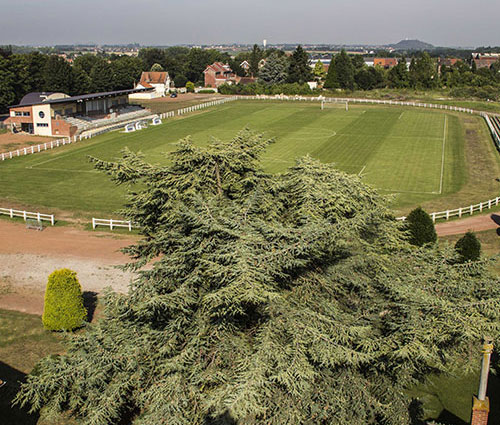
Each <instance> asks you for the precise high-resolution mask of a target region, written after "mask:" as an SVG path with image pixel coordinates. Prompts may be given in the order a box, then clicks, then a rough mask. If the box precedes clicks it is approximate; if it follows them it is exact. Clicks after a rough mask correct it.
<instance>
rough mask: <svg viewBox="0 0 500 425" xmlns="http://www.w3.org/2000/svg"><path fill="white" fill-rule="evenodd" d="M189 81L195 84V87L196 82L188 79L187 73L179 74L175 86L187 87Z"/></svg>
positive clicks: (175, 79)
mask: <svg viewBox="0 0 500 425" xmlns="http://www.w3.org/2000/svg"><path fill="white" fill-rule="evenodd" d="M187 83H191V84H193V87H194V83H192V82H191V81H188V80H187V78H186V76H185V75H182V74H178V75H176V77H175V78H174V85H175V87H185V86H186V84H187Z"/></svg>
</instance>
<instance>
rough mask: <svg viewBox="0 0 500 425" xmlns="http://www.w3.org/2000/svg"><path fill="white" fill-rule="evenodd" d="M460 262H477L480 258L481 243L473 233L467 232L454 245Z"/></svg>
mask: <svg viewBox="0 0 500 425" xmlns="http://www.w3.org/2000/svg"><path fill="white" fill-rule="evenodd" d="M455 250H456V251H457V253H458V255H459V256H460V261H461V262H463V263H465V262H466V261H477V260H479V258H480V257H481V242H479V239H478V238H477V236H476V234H475V233H473V232H467V233H466V234H465V235H464V236H463V237H461V238H460V239H459V240H458V241H457V243H456V244H455Z"/></svg>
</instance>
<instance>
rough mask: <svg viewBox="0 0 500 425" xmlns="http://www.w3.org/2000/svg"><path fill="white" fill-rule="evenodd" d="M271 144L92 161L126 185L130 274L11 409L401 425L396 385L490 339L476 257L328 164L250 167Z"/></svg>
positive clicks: (98, 417) (482, 273)
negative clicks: (437, 240) (412, 225)
mask: <svg viewBox="0 0 500 425" xmlns="http://www.w3.org/2000/svg"><path fill="white" fill-rule="evenodd" d="M270 143H272V140H268V139H266V138H264V137H263V136H261V135H258V134H252V133H250V132H249V131H247V130H245V131H242V132H241V133H239V134H238V135H237V136H236V137H235V138H234V139H233V140H232V141H230V142H227V143H222V142H219V141H217V140H214V141H212V142H211V143H210V144H209V145H208V146H203V147H200V146H195V145H194V144H193V143H191V142H190V141H189V140H188V139H187V140H184V141H182V142H180V144H179V147H178V149H177V150H176V151H175V152H173V153H171V154H170V161H169V165H167V166H156V165H152V164H149V163H147V162H145V160H144V158H143V157H142V156H140V155H137V154H134V153H132V152H130V151H125V152H124V156H123V159H122V160H120V161H118V162H104V161H100V160H96V159H93V160H92V161H93V162H94V164H95V166H96V167H97V168H98V169H100V170H103V171H105V172H107V173H108V174H109V175H110V176H111V178H112V180H113V181H115V182H116V183H118V184H124V185H128V186H129V187H130V190H131V192H130V196H129V198H128V204H127V206H126V207H125V208H124V210H123V211H122V213H123V214H124V215H125V216H126V217H127V218H128V219H130V220H133V221H134V222H136V223H138V225H139V226H140V228H141V233H142V235H143V238H142V240H141V241H140V242H138V243H137V244H136V245H134V246H131V247H129V248H127V249H126V252H127V253H128V254H129V255H130V256H131V257H132V258H133V262H132V263H131V264H130V265H129V267H128V268H129V269H130V270H133V271H136V272H137V277H136V278H135V279H134V281H133V282H132V284H131V286H130V290H129V293H128V294H126V295H125V294H112V293H110V294H108V295H107V296H106V297H105V298H104V311H103V313H102V314H103V316H102V319H101V320H99V321H98V322H97V323H96V324H95V325H93V326H90V327H89V328H87V330H86V332H83V333H80V334H78V335H75V336H74V337H73V338H72V339H71V340H69V341H68V344H69V345H68V350H67V353H66V354H64V355H61V356H53V357H50V358H47V359H45V360H43V361H42V362H41V363H40V364H39V365H38V366H37V369H36V375H31V376H29V377H28V380H27V382H26V384H24V385H23V387H22V390H21V393H20V394H19V396H18V402H22V403H29V404H30V405H31V407H32V409H34V410H38V409H40V408H41V407H44V413H45V414H46V415H48V417H49V418H50V417H52V418H53V417H55V416H56V415H57V414H58V413H59V412H60V411H70V412H71V414H72V416H73V417H74V418H75V419H76V420H78V423H80V424H88V425H90V424H92V425H111V424H116V423H127V424H134V425H158V424H162V423H163V424H166V423H168V424H193V425H215V424H224V423H233V424H236V425H258V424H263V423H266V424H271V425H285V424H296V425H306V424H325V425H326V424H334V425H337V424H338V425H340V424H342V425H344V424H350V425H375V424H382V423H383V424H384V425H401V424H408V423H409V418H408V404H409V399H408V397H407V395H406V392H405V390H406V389H408V388H410V387H413V386H414V385H415V383H416V382H417V381H418V380H420V379H424V378H425V377H426V376H427V375H428V374H429V373H430V372H431V371H437V370H445V369H446V368H447V365H448V364H450V363H451V364H453V363H454V362H455V361H456V360H457V359H460V358H468V357H469V355H473V353H471V350H472V347H474V346H475V344H474V342H476V341H477V339H478V338H479V337H480V335H483V334H485V333H487V334H488V335H492V336H493V337H497V336H498V326H497V324H496V323H495V321H498V320H499V319H500V308H499V307H500V285H499V282H498V279H496V278H493V277H492V276H489V275H488V273H489V272H488V268H487V267H486V266H485V265H483V264H482V263H480V262H479V263H474V266H473V270H472V269H471V267H472V266H470V267H469V266H468V267H464V266H463V265H456V264H454V263H453V261H448V260H450V259H453V258H455V254H454V253H453V252H452V250H451V252H450V251H443V252H441V251H438V248H437V247H433V248H432V249H420V248H413V249H412V248H411V246H410V245H409V244H408V242H407V241H406V236H405V234H404V232H402V231H401V230H402V227H403V225H402V224H401V223H399V222H397V221H396V220H395V219H394V217H393V215H392V213H391V212H390V210H389V209H388V207H387V204H386V202H387V201H386V199H385V198H384V197H381V196H379V195H378V194H377V193H376V192H375V191H374V190H373V189H372V188H370V187H368V186H366V185H365V184H363V183H362V182H361V180H360V179H359V178H358V177H357V176H349V175H346V174H344V173H342V172H339V171H337V170H335V168H334V167H333V166H332V165H330V164H322V163H320V162H319V161H316V160H313V159H311V158H309V157H306V158H302V159H299V160H298V161H297V163H296V164H295V166H293V167H291V168H290V169H289V170H288V171H287V172H285V173H283V174H278V175H269V174H267V173H266V172H264V171H263V170H262V168H261V166H260V157H261V155H262V153H263V152H264V150H265V149H266V147H267V146H268V145H269V144H270ZM146 265H148V267H144V266H146ZM121 421H122V422H121Z"/></svg>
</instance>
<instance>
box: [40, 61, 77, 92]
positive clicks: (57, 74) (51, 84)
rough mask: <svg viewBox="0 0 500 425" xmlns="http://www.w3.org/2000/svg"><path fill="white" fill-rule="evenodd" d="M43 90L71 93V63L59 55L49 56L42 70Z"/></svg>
mask: <svg viewBox="0 0 500 425" xmlns="http://www.w3.org/2000/svg"><path fill="white" fill-rule="evenodd" d="M43 78H44V90H46V91H53V92H62V93H71V88H72V87H73V71H72V69H71V65H70V64H69V63H68V62H66V61H65V60H64V59H63V58H61V57H59V56H50V57H49V58H48V60H47V62H46V63H45V67H44V70H43Z"/></svg>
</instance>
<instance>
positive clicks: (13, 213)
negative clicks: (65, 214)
mask: <svg viewBox="0 0 500 425" xmlns="http://www.w3.org/2000/svg"><path fill="white" fill-rule="evenodd" d="M0 214H5V215H8V216H9V217H10V218H13V217H22V218H23V219H24V221H26V220H27V219H28V218H32V219H35V220H38V221H50V224H51V225H52V226H53V225H54V222H55V220H54V215H53V214H42V213H39V212H30V211H20V210H14V209H12V208H0Z"/></svg>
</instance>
